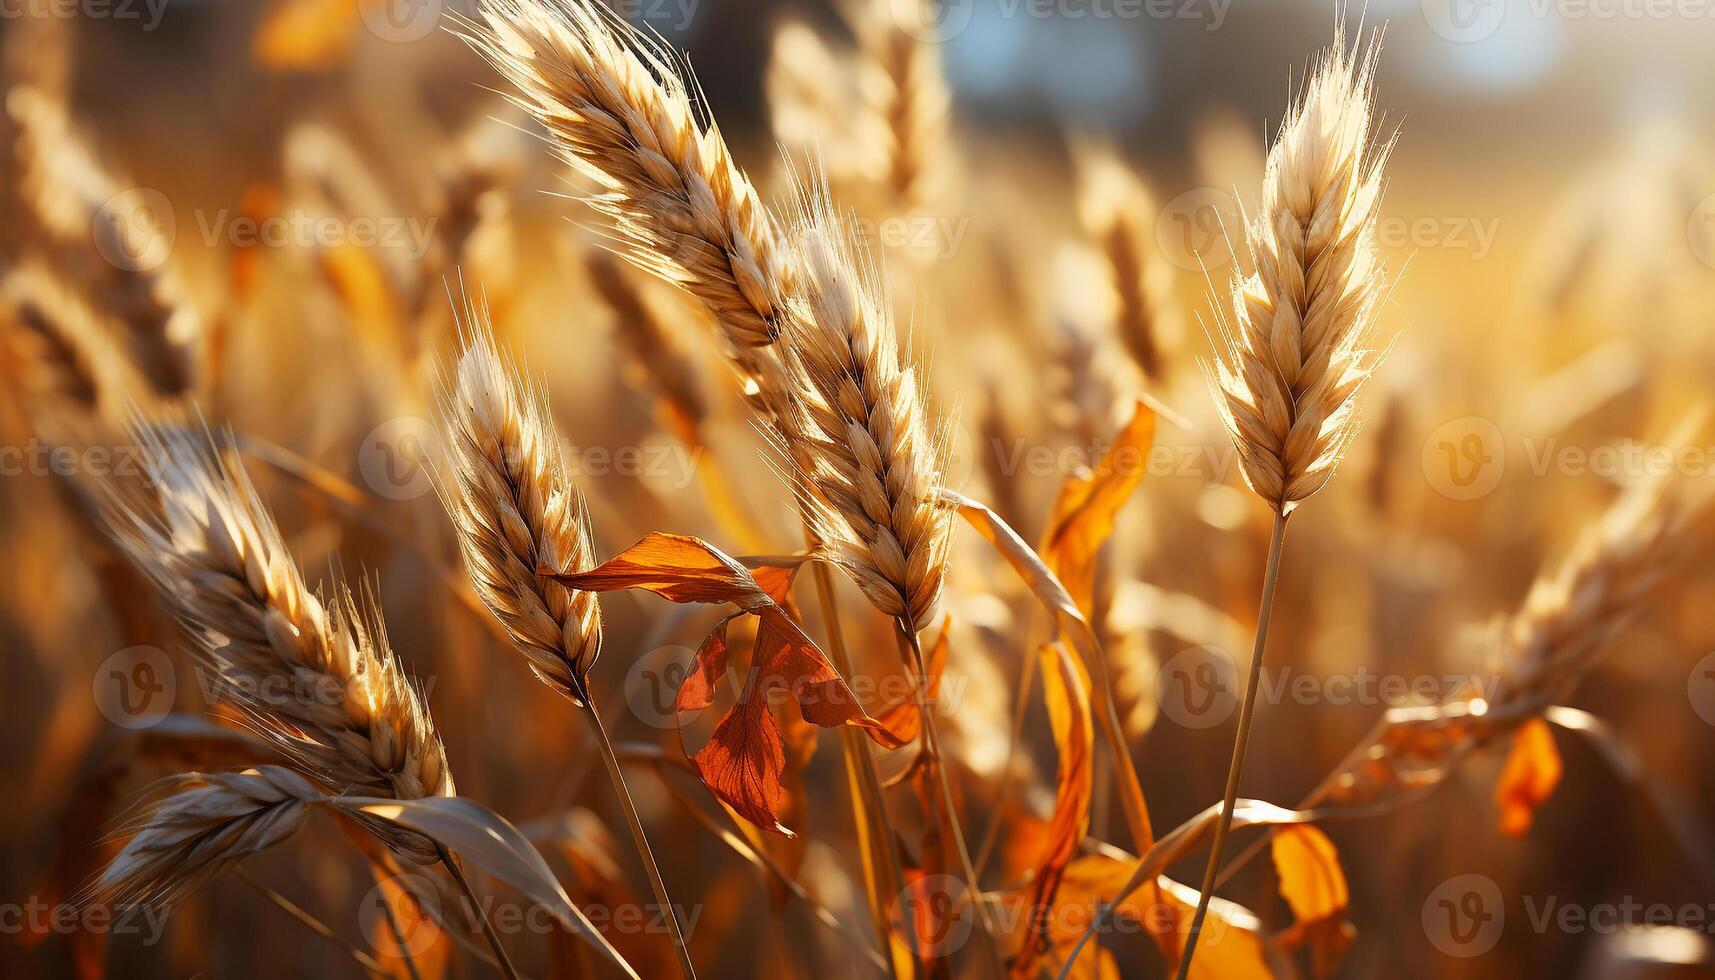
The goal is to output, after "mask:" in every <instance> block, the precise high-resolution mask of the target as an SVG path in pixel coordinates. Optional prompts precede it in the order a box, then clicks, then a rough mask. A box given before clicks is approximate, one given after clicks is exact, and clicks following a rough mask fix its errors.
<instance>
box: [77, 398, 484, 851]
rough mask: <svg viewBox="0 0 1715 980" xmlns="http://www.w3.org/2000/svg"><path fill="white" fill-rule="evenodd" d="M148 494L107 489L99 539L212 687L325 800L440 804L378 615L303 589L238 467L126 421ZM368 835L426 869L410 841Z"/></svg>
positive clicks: (428, 741)
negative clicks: (135, 579) (135, 575)
mask: <svg viewBox="0 0 1715 980" xmlns="http://www.w3.org/2000/svg"><path fill="white" fill-rule="evenodd" d="M133 429H134V436H135V438H136V441H137V444H138V446H139V448H140V450H141V452H142V456H143V461H144V465H145V468H146V471H147V476H148V487H147V488H144V489H139V490H137V491H135V492H125V491H121V490H118V489H114V490H113V491H112V492H111V493H110V494H109V500H108V507H107V516H108V523H109V527H110V529H111V530H110V533H111V534H112V535H113V537H114V539H115V540H116V541H117V542H118V543H119V544H120V545H121V547H123V548H124V549H125V550H126V551H127V552H128V553H129V554H130V555H131V558H132V560H133V561H135V562H136V564H137V565H138V567H139V568H141V569H142V570H143V571H144V573H145V574H147V575H148V576H149V577H150V578H151V579H152V580H153V581H154V583H155V585H156V586H157V587H158V588H159V590H160V593H161V595H162V596H163V597H164V599H165V601H166V603H167V605H168V606H169V607H170V608H171V610H172V612H173V613H174V615H175V616H176V617H177V618H178V620H179V621H180V623H181V624H182V625H183V627H184V629H185V630H186V632H187V633H188V634H189V635H190V637H191V638H192V640H193V641H194V643H195V650H196V652H197V653H198V655H199V657H200V659H201V660H202V661H203V662H204V663H205V664H206V665H208V667H209V668H210V669H211V670H212V671H213V672H214V674H215V676H216V677H217V679H218V680H219V682H220V695H221V697H222V698H224V699H226V700H229V701H230V702H231V703H232V704H234V705H235V706H236V707H238V708H240V709H241V710H243V711H244V712H245V713H246V715H247V716H248V717H249V719H250V720H251V722H252V723H253V724H254V725H255V726H256V727H257V728H258V729H259V730H260V731H261V732H262V733H263V734H265V735H267V736H268V737H269V738H271V739H272V740H273V741H274V742H275V743H277V744H278V745H279V746H280V748H281V749H282V751H283V752H284V753H285V755H286V756H287V758H289V759H291V760H292V761H293V763H294V765H295V766H296V767H297V768H299V769H300V770H301V771H302V772H303V773H305V774H306V775H308V776H310V777H311V778H313V779H315V780H316V781H317V782H319V783H321V784H322V785H324V786H326V787H328V788H329V789H330V790H333V791H336V792H349V793H356V794H361V795H368V796H380V797H388V798H393V799H420V798H423V797H429V796H451V795H453V792H454V790H453V780H452V775H451V774H450V773H449V772H448V770H447V760H446V752H445V750H444V749H443V747H442V745H441V740H440V736H439V735H438V734H436V732H435V727H434V722H433V720H432V719H431V718H430V716H429V712H428V710H427V709H426V708H425V707H424V705H423V703H422V701H421V700H420V698H419V696H418V694H417V691H416V689H415V688H414V687H412V686H411V684H410V683H409V682H408V681H407V680H406V678H405V676H404V673H403V671H402V670H401V669H400V667H399V664H398V661H397V659H396V658H395V656H394V654H393V651H392V650H391V649H390V648H389V647H388V645H387V635H386V632H385V630H384V628H383V626H382V622H381V617H380V615H379V613H378V612H377V611H376V610H375V608H374V604H373V602H371V601H367V600H366V601H365V602H364V603H363V606H362V609H361V610H360V608H359V604H358V602H357V601H356V600H354V599H353V598H352V596H351V593H350V591H349V590H347V589H345V588H344V587H343V586H340V585H337V584H336V586H335V590H334V595H335V598H334V600H333V601H332V602H331V603H328V602H324V600H323V598H322V597H321V596H319V595H317V594H316V593H314V592H312V591H310V590H309V589H308V588H307V587H306V586H305V585H304V580H303V577H302V575H301V574H300V573H299V571H298V567H297V565H296V564H295V563H294V561H293V559H292V557H291V555H290V554H289V553H288V552H287V550H286V546H285V542H284V541H283V540H282V539H281V537H280V531H279V529H278V528H277V527H276V526H275V524H274V519H273V517H272V516H270V514H269V513H268V510H267V508H266V507H265V506H264V505H263V504H262V502H261V500H260V498H259V497H258V496H257V493H256V489H255V487H254V486H253V485H252V484H251V482H250V478H249V476H248V475H247V474H246V473H245V471H244V467H243V465H242V464H240V463H239V462H238V461H237V460H236V459H235V458H232V457H229V456H223V455H221V454H219V453H218V452H217V451H216V450H215V448H214V446H213V444H212V443H211V442H210V440H209V439H207V438H206V437H205V436H203V435H199V434H195V433H194V432H193V430H190V429H188V428H186V427H182V426H171V425H156V424H151V423H147V422H138V423H137V424H136V425H135V426H134V427H133ZM376 830H377V833H378V834H380V835H381V836H382V837H383V839H384V840H387V842H388V843H389V844H390V845H391V846H393V847H394V848H395V849H396V850H399V851H401V852H402V853H405V854H407V856H411V857H414V858H419V859H422V860H424V861H432V860H434V857H435V855H434V853H433V852H432V851H425V845H424V843H423V841H422V840H421V838H418V837H416V836H415V835H408V834H403V833H395V834H390V833H388V832H387V831H386V830H385V829H384V828H382V827H380V826H377V827H376Z"/></svg>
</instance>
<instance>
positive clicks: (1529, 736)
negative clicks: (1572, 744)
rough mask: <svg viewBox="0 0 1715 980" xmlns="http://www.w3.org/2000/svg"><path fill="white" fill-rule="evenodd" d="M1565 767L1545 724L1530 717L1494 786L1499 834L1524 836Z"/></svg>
mask: <svg viewBox="0 0 1715 980" xmlns="http://www.w3.org/2000/svg"><path fill="white" fill-rule="evenodd" d="M1563 768H1564V767H1563V766H1562V764H1561V761H1560V751H1559V750H1558V749H1556V748H1555V747H1554V733H1553V732H1552V731H1551V730H1550V729H1549V727H1548V723H1547V722H1545V721H1543V720H1542V719H1540V718H1533V719H1531V720H1530V721H1528V722H1525V723H1524V725H1522V726H1520V728H1519V729H1518V731H1517V732H1516V733H1515V734H1514V735H1513V747H1512V752H1511V753H1510V754H1508V755H1507V762H1506V766H1505V767H1504V768H1502V770H1501V779H1500V782H1499V783H1497V784H1496V785H1495V805H1496V806H1498V807H1500V809H1501V832H1502V833H1504V834H1506V835H1508V836H1510V837H1523V836H1524V834H1525V832H1526V831H1528V830H1530V824H1531V820H1532V818H1533V817H1534V816H1535V815H1536V808H1537V807H1539V806H1541V805H1542V804H1543V803H1546V802H1547V801H1548V798H1549V797H1550V796H1553V795H1554V789H1555V787H1556V786H1559V785H1560V774H1561V772H1562V769H1563Z"/></svg>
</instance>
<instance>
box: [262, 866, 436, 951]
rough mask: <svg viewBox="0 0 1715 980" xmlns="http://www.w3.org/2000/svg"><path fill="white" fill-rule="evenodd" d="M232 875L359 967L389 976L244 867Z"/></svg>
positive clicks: (321, 923) (318, 920) (323, 924)
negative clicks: (349, 956) (330, 944)
mask: <svg viewBox="0 0 1715 980" xmlns="http://www.w3.org/2000/svg"><path fill="white" fill-rule="evenodd" d="M232 875H233V877H235V878H237V879H238V880H239V881H242V882H244V884H246V885H248V886H249V887H250V890H251V891H254V892H255V893H256V894H258V895H260V896H262V897H263V898H265V899H267V900H268V901H269V903H270V904H272V905H273V906H274V907H275V908H278V909H279V910H280V911H282V912H284V913H286V914H287V915H289V916H291V917H292V918H293V919H296V920H297V922H298V924H299V925H302V926H303V927H304V928H306V929H308V930H310V931H311V932H313V933H315V934H316V935H318V936H320V937H321V938H323V939H325V940H327V941H328V942H330V943H332V944H333V945H335V946H338V947H339V948H340V949H341V950H343V951H344V952H346V953H349V954H351V958H352V959H354V960H356V961H357V965H358V966H361V967H363V968H364V969H365V970H367V971H368V972H369V973H371V974H373V975H375V976H379V977H385V976H387V969H386V968H385V967H383V966H382V965H381V964H380V963H378V962H376V961H375V957H373V956H370V955H369V954H368V953H365V952H364V951H363V950H361V949H358V948H357V947H356V946H354V945H352V944H351V943H348V942H346V941H345V940H343V939H341V938H339V936H337V935H335V934H334V931H333V930H332V929H330V928H328V926H327V923H325V922H323V921H322V920H320V919H318V918H316V917H315V916H313V915H311V914H310V913H309V912H307V911H305V909H304V908H303V906H301V905H299V904H298V903H296V902H294V901H292V900H291V899H289V898H287V897H286V896H284V895H282V894H280V893H279V892H277V891H275V890H274V889H272V888H270V887H268V886H267V885H265V884H263V883H262V880H261V879H260V878H257V877H256V876H255V875H253V874H251V873H250V872H248V871H246V870H244V868H242V867H237V868H234V869H232ZM413 976H415V973H413Z"/></svg>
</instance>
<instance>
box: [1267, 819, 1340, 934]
mask: <svg viewBox="0 0 1715 980" xmlns="http://www.w3.org/2000/svg"><path fill="white" fill-rule="evenodd" d="M1272 847H1273V853H1274V868H1275V872H1276V873H1277V874H1279V875H1280V895H1281V897H1282V898H1284V899H1286V904H1287V905H1289V906H1291V907H1292V914H1293V916H1294V917H1296V918H1297V919H1298V921H1300V922H1317V921H1320V920H1322V919H1331V918H1334V917H1336V916H1340V915H1344V914H1345V912H1346V904H1347V902H1349V901H1350V900H1351V896H1350V894H1349V893H1348V892H1347V890H1346V875H1345V873H1344V872H1342V871H1341V870H1340V856H1339V854H1338V852H1336V851H1335V850H1334V842H1333V841H1331V840H1329V839H1328V835H1327V834H1324V833H1323V832H1322V831H1320V830H1317V829H1316V828H1315V827H1311V826H1308V825H1305V826H1298V827H1282V828H1280V829H1279V830H1278V831H1276V832H1275V833H1274V837H1273V842H1272Z"/></svg>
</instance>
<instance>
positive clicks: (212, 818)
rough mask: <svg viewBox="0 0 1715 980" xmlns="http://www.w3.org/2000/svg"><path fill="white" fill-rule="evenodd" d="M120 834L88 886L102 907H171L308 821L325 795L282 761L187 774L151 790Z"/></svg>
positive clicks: (160, 782)
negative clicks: (112, 852) (117, 845)
mask: <svg viewBox="0 0 1715 980" xmlns="http://www.w3.org/2000/svg"><path fill="white" fill-rule="evenodd" d="M148 796H149V801H148V802H147V803H145V804H144V805H143V808H142V809H141V810H139V811H138V812H137V813H136V815H135V816H134V817H132V818H131V819H130V820H128V821H127V822H126V823H125V825H124V826H123V827H122V829H121V830H120V832H119V834H118V835H117V836H118V837H120V838H121V839H123V840H124V841H125V844H124V846H123V847H121V848H120V850H119V854H118V855H117V856H115V857H114V859H113V860H112V861H111V862H110V863H109V864H108V865H107V867H106V869H104V870H103V871H102V873H101V877H100V878H98V879H97V880H96V882H95V883H94V885H93V886H92V887H91V889H90V891H91V894H92V897H93V898H94V899H95V900H96V901H98V902H102V903H104V904H116V905H130V904H139V905H147V906H153V907H170V906H171V905H173V904H174V903H175V902H177V901H178V900H179V899H181V898H183V897H184V896H186V895H188V894H189V893H191V892H193V891H195V890H196V889H198V888H200V887H202V886H203V885H205V884H207V883H208V882H210V881H212V880H213V879H215V878H217V877H219V876H220V875H221V874H223V873H225V872H226V871H227V870H229V869H230V868H231V867H232V866H233V865H235V864H237V863H238V862H239V861H242V860H244V859H245V858H247V857H249V856H251V855H252V854H257V853H260V852H262V851H265V850H267V849H268V848H270V847H273V846H274V845H275V844H278V843H280V842H282V841H284V840H286V839H287V838H289V837H291V836H292V835H293V834H295V833H297V831H298V828H299V827H301V826H303V823H304V818H305V817H306V816H308V814H309V810H310V807H311V806H313V805H314V804H315V803H316V802H318V801H320V800H322V799H324V795H323V794H322V793H321V792H319V791H317V790H316V788H315V787H314V786H312V785H311V784H310V783H309V782H308V781H307V780H305V779H304V778H303V777H302V776H299V775H298V774H297V773H295V772H292V771H291V770H289V769H285V768H282V767H280V766H264V767H262V768H259V769H249V770H245V771H244V772H214V773H194V772H193V773H182V774H180V775H177V776H169V777H168V778H166V779H163V780H161V781H159V782H157V783H156V784H155V785H154V786H153V787H151V788H150V791H149V793H148Z"/></svg>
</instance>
